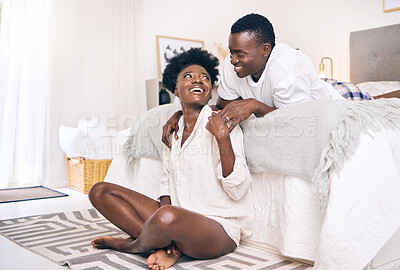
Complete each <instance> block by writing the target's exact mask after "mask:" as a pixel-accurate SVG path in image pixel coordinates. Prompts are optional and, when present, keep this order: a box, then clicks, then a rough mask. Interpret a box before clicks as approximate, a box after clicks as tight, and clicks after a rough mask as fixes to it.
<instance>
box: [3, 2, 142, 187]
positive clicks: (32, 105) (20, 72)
mask: <svg viewBox="0 0 400 270" xmlns="http://www.w3.org/2000/svg"><path fill="white" fill-rule="evenodd" d="M139 3H140V1H139ZM135 5H136V1H134V0H57V1H50V0H4V4H3V11H4V14H3V16H4V19H3V24H2V29H1V30H2V32H1V33H0V35H1V66H0V79H1V97H0V98H1V120H0V121H1V123H0V124H1V130H0V136H1V145H0V187H7V186H24V185H28V184H31V185H32V184H44V185H46V186H50V187H65V186H67V164H66V159H65V157H64V153H63V152H62V150H61V148H60V145H59V141H58V131H59V127H60V125H61V124H64V125H67V126H76V124H77V122H78V120H79V119H82V118H88V117H92V116H97V117H99V119H100V120H102V121H103V122H105V123H106V124H107V125H108V127H110V128H118V129H124V128H127V127H128V126H126V123H128V124H129V123H131V122H132V121H127V119H131V118H134V117H135V116H137V115H138V114H139V113H140V112H143V111H144V110H145V108H146V107H145V104H146V96H145V80H144V78H143V77H144V76H143V68H140V67H141V63H143V60H142V59H141V57H142V54H140V53H139V47H140V44H139V45H138V43H140V39H137V38H136V33H137V29H138V28H139V26H138V23H139V25H140V19H139V22H138V18H137V17H138V16H136V13H135V10H136V9H135ZM47 10H49V12H48V11H47ZM140 16H141V15H140V14H139V17H140ZM139 30H140V29H139Z"/></svg>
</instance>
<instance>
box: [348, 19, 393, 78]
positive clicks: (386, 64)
mask: <svg viewBox="0 0 400 270" xmlns="http://www.w3.org/2000/svg"><path fill="white" fill-rule="evenodd" d="M350 81H351V83H353V84H357V83H360V82H367V81H400V24H396V25H390V26H385V27H379V28H374V29H368V30H363V31H357V32H352V33H350Z"/></svg>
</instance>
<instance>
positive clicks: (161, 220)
mask: <svg viewBox="0 0 400 270" xmlns="http://www.w3.org/2000/svg"><path fill="white" fill-rule="evenodd" d="M172 242H174V243H175V245H176V247H177V248H178V249H179V250H180V251H181V252H183V253H184V254H186V255H188V256H191V257H194V258H198V259H210V258H215V257H219V256H222V255H225V254H228V253H230V252H232V251H233V250H234V249H235V248H236V244H235V242H234V241H233V240H232V239H231V238H230V237H229V236H228V235H227V233H226V232H225V230H224V229H223V227H222V226H221V225H220V224H219V223H218V222H216V221H215V220H213V219H210V218H207V217H206V216H203V215H201V214H198V213H195V212H192V211H189V210H186V209H183V208H180V207H176V206H170V205H168V206H163V207H161V208H160V209H158V210H157V211H156V212H155V213H154V215H152V216H151V217H150V218H149V219H148V220H147V221H146V222H145V223H144V225H143V229H142V233H141V234H140V235H139V237H138V238H137V239H136V240H132V241H126V242H125V243H124V244H123V245H121V246H119V248H121V251H124V252H128V253H142V252H146V251H149V250H152V249H160V248H163V247H166V246H168V245H169V244H171V243H172Z"/></svg>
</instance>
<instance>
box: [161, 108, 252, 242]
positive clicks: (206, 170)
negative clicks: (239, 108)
mask: <svg viewBox="0 0 400 270" xmlns="http://www.w3.org/2000/svg"><path fill="white" fill-rule="evenodd" d="M211 112H212V110H211V108H210V107H209V106H204V107H203V109H202V111H201V112H200V114H199V117H198V119H197V123H196V125H195V127H194V129H193V132H192V133H191V134H190V136H189V138H187V139H186V141H185V143H184V145H183V146H182V147H181V142H182V134H183V129H184V119H183V117H181V119H180V121H179V131H178V136H179V139H178V140H176V139H175V137H174V135H172V136H171V141H172V147H171V149H169V148H168V147H166V146H164V149H163V167H164V173H163V177H162V179H161V185H160V193H159V195H160V196H163V195H169V196H170V197H171V203H172V205H176V206H180V207H183V208H185V209H188V210H191V211H194V212H198V213H200V214H203V215H205V216H207V217H210V218H214V219H216V220H217V221H220V218H223V219H225V220H227V221H230V222H232V223H234V224H231V225H232V226H237V227H238V228H240V234H241V237H246V236H249V235H250V234H251V232H252V227H253V216H254V205H253V198H252V195H251V190H250V182H251V179H252V177H251V175H250V172H249V169H248V167H247V164H246V160H245V157H244V150H243V133H242V130H241V129H240V127H239V126H236V127H235V129H234V130H233V131H232V132H231V134H230V139H231V143H232V147H233V151H234V153H235V165H234V169H233V171H232V173H231V174H230V175H228V177H223V176H222V167H221V160H220V154H219V148H218V145H217V142H216V139H215V137H214V136H213V135H212V134H211V133H210V132H209V131H208V130H207V129H206V128H205V126H206V124H207V122H208V117H209V116H210V115H211ZM220 223H224V222H220ZM228 223H229V222H228ZM222 225H223V226H224V228H225V230H229V228H226V226H229V225H226V224H225V225H224V224H222ZM232 229H233V228H232ZM228 234H230V233H229V232H228ZM232 234H233V233H232ZM231 237H233V238H234V236H232V235H231ZM234 240H235V239H234ZM236 240H239V239H236ZM236 240H235V242H236Z"/></svg>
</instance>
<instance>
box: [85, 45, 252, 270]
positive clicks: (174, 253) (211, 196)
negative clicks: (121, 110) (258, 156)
mask: <svg viewBox="0 0 400 270" xmlns="http://www.w3.org/2000/svg"><path fill="white" fill-rule="evenodd" d="M217 66H218V59H217V58H215V57H213V56H212V55H211V54H209V53H208V52H206V51H202V50H200V49H191V50H189V51H187V52H185V53H182V54H180V55H178V56H176V57H174V58H172V59H171V61H170V63H169V64H168V66H167V67H166V69H165V71H164V74H163V83H164V85H165V86H166V87H167V88H168V89H170V90H171V89H172V90H175V95H177V96H178V97H179V98H180V101H181V105H182V111H183V117H182V118H181V119H180V120H179V127H180V130H179V139H178V140H172V147H171V149H169V148H168V147H164V152H163V166H164V174H163V178H162V179H161V182H160V183H161V184H160V191H159V194H160V202H157V201H155V200H153V199H151V198H148V197H146V196H144V195H142V194H140V193H138V192H135V191H133V190H130V189H126V188H124V187H121V186H118V185H114V184H111V183H106V182H100V183H97V184H95V185H94V186H93V187H92V189H91V190H90V193H89V199H90V201H91V202H92V204H93V206H94V207H95V208H96V209H97V210H99V211H100V213H101V214H102V215H103V216H105V217H106V218H107V219H108V220H110V221H111V222H112V223H113V224H115V225H116V226H117V227H119V228H120V229H121V230H123V231H125V232H126V233H128V234H129V235H130V238H127V239H117V238H113V237H110V236H104V237H100V238H96V239H94V240H93V241H92V245H93V246H94V247H95V248H112V249H116V250H119V251H122V252H128V253H143V252H149V251H151V250H156V252H155V253H153V254H151V255H150V256H149V258H148V259H147V263H148V265H149V268H151V269H154V270H155V269H157V270H160V269H166V268H169V267H171V266H172V265H173V264H174V263H175V262H176V261H177V260H178V259H179V257H180V256H181V254H182V253H184V254H186V255H188V256H191V257H194V258H200V259H209V258H215V257H218V256H222V255H225V254H227V253H229V252H232V251H233V250H234V249H235V248H236V247H237V246H238V245H239V241H240V238H242V237H245V236H249V235H250V234H251V232H252V225H253V214H254V213H253V212H254V210H253V209H254V202H253V198H252V195H251V190H250V188H249V187H250V183H251V175H250V172H249V169H248V167H247V165H246V160H245V158H244V150H243V134H242V132H241V129H240V127H237V128H236V129H235V130H233V131H232V132H229V130H228V126H227V124H226V123H225V122H224V120H223V119H222V117H221V116H219V115H218V114H217V113H215V112H212V109H211V108H210V107H209V106H208V105H207V104H208V101H209V100H210V98H211V91H212V86H213V84H214V82H215V81H216V79H217V75H218V69H217Z"/></svg>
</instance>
